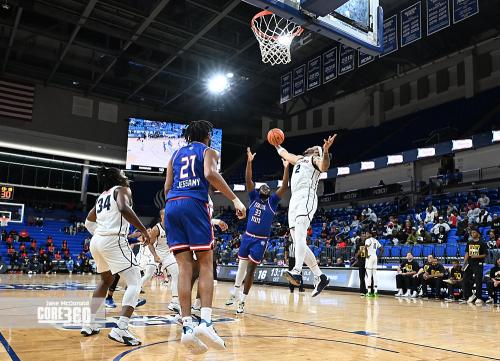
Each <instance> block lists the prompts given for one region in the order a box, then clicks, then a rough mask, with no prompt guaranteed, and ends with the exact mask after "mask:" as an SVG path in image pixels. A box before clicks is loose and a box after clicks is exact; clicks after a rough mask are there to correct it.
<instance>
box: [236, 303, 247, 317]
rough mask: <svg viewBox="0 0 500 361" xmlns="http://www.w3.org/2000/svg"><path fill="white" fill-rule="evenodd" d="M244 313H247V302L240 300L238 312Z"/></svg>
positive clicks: (238, 313) (239, 313)
mask: <svg viewBox="0 0 500 361" xmlns="http://www.w3.org/2000/svg"><path fill="white" fill-rule="evenodd" d="M243 313H245V302H243V301H239V302H238V308H237V309H236V314H237V315H241V314H243Z"/></svg>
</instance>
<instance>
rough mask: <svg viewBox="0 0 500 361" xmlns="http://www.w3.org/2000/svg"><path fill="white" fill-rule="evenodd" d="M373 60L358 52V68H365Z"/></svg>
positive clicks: (367, 55) (371, 57)
mask: <svg viewBox="0 0 500 361" xmlns="http://www.w3.org/2000/svg"><path fill="white" fill-rule="evenodd" d="M374 60H375V57H374V56H373V55H369V54H365V53H363V52H362V51H358V68H361V67H362V66H365V65H366V64H369V63H371V62H372V61H374Z"/></svg>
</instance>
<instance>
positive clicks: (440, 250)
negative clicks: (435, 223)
mask: <svg viewBox="0 0 500 361" xmlns="http://www.w3.org/2000/svg"><path fill="white" fill-rule="evenodd" d="M445 247H446V245H444V244H436V245H435V246H434V256H435V257H437V258H444V256H445V254H444V251H445Z"/></svg>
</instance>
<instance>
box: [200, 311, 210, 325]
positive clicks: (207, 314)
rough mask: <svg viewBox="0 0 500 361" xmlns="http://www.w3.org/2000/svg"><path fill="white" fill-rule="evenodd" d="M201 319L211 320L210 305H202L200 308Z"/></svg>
mask: <svg viewBox="0 0 500 361" xmlns="http://www.w3.org/2000/svg"><path fill="white" fill-rule="evenodd" d="M200 316H201V319H202V320H203V321H205V322H206V323H208V324H209V323H211V322H212V308H210V307H202V308H201V315H200Z"/></svg>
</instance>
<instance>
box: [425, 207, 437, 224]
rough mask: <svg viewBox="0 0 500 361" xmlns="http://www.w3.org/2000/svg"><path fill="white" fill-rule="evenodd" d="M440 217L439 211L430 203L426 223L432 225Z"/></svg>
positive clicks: (426, 210) (426, 212) (426, 213)
mask: <svg viewBox="0 0 500 361" xmlns="http://www.w3.org/2000/svg"><path fill="white" fill-rule="evenodd" d="M437 216H438V210H437V208H436V207H434V206H433V205H432V203H429V205H428V206H427V208H426V209H425V219H424V223H425V224H427V223H432V222H434V219H435V218H436V217H437Z"/></svg>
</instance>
